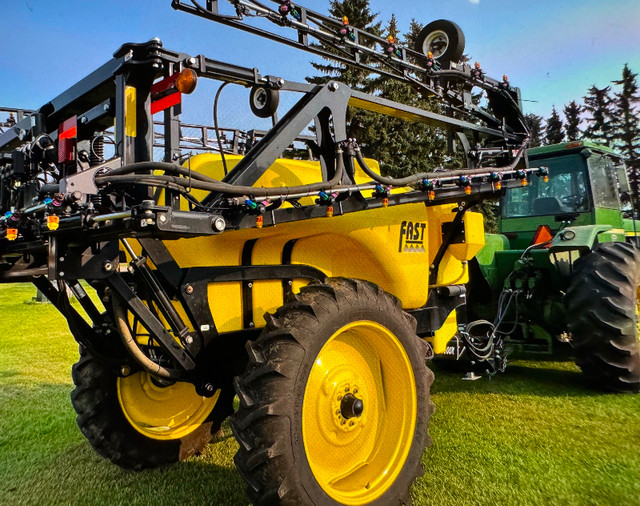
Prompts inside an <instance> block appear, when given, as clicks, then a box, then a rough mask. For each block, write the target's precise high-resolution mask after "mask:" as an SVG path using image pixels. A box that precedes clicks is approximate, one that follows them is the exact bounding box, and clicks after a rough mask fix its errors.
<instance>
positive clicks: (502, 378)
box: [432, 360, 607, 397]
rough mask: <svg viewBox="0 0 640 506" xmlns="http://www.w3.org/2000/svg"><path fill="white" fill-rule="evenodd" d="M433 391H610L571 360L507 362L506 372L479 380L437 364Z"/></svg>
mask: <svg viewBox="0 0 640 506" xmlns="http://www.w3.org/2000/svg"><path fill="white" fill-rule="evenodd" d="M432 369H433V371H434V373H435V377H436V379H435V382H434V384H433V388H432V391H433V392H434V393H474V394H476V393H477V394H483V393H484V394H506V395H534V396H538V397H567V396H569V397H597V396H602V395H603V394H605V395H606V394H607V392H605V391H603V390H601V389H598V387H597V385H593V384H592V383H590V382H589V381H587V379H586V378H584V376H582V374H581V373H580V371H579V370H578V369H577V367H575V366H574V365H573V363H571V362H568V361H566V362H565V361H562V362H550V361H537V360H533V361H523V360H519V361H516V362H515V363H512V364H511V363H510V364H509V365H507V369H506V371H505V372H504V373H498V374H496V375H495V376H493V377H489V376H483V377H481V378H480V379H478V380H476V381H465V380H463V379H462V377H463V376H464V374H462V373H460V372H457V371H456V372H454V371H451V370H448V368H447V367H446V366H445V365H443V364H441V363H440V364H438V363H434V364H432Z"/></svg>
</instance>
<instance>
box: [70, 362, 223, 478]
mask: <svg viewBox="0 0 640 506" xmlns="http://www.w3.org/2000/svg"><path fill="white" fill-rule="evenodd" d="M72 377H73V382H74V384H75V389H74V390H73V391H72V392H71V402H72V404H73V407H74V409H75V410H76V413H77V414H78V417H77V422H78V426H79V427H80V430H81V431H82V433H83V434H84V436H85V437H86V438H87V439H88V440H89V443H91V446H92V447H93V448H94V450H96V451H97V452H98V453H99V454H100V455H102V456H103V457H105V458H107V459H109V460H110V461H112V462H113V463H114V464H117V465H118V466H120V467H123V468H127V469H135V470H141V469H146V468H154V467H158V466H162V465H165V464H171V463H173V462H177V461H179V460H184V459H186V458H187V457H190V456H192V455H195V454H197V453H199V452H200V451H201V450H202V449H204V447H205V446H206V445H207V444H208V443H209V441H210V440H211V436H212V434H215V432H217V431H218V430H219V428H220V425H221V424H222V422H223V421H224V420H225V418H227V417H228V416H229V415H230V414H231V413H232V412H233V397H234V393H233V387H232V386H231V385H228V386H227V387H226V388H222V389H220V390H218V391H217V392H216V393H215V395H214V396H213V397H202V396H199V395H198V394H197V393H196V391H195V388H194V387H193V385H192V384H190V383H183V382H177V383H174V384H172V385H168V386H162V385H160V384H159V383H157V382H156V381H155V380H153V379H152V378H151V377H150V375H149V374H148V373H147V372H136V373H133V374H131V375H130V376H127V377H120V376H118V375H117V374H116V372H115V371H114V370H113V367H112V366H109V365H106V364H104V363H102V362H100V361H98V360H96V359H95V358H93V357H92V356H91V355H90V354H89V353H87V352H86V351H85V350H81V354H80V360H79V361H78V362H77V363H76V364H75V365H74V366H73V369H72Z"/></svg>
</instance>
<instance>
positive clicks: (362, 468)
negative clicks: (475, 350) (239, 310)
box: [231, 278, 433, 506]
mask: <svg viewBox="0 0 640 506" xmlns="http://www.w3.org/2000/svg"><path fill="white" fill-rule="evenodd" d="M247 350H248V353H249V364H248V367H247V370H246V372H245V374H244V375H243V376H242V377H240V378H238V379H237V380H236V392H237V394H238V396H239V399H240V409H239V410H238V412H237V413H236V414H235V415H234V416H233V417H232V419H231V425H232V429H233V431H234V434H235V436H236V438H237V440H238V442H239V445H240V449H239V451H238V453H237V454H236V457H235V463H236V467H237V468H238V470H239V471H240V473H241V474H242V475H243V477H244V478H245V480H246V482H247V483H248V489H247V492H248V494H249V496H250V497H251V499H252V500H253V501H254V502H255V503H256V504H257V505H266V504H281V505H299V504H308V505H316V506H318V505H323V506H324V505H336V504H345V505H356V504H375V505H385V506H387V505H395V504H409V503H410V502H411V501H410V497H409V487H410V486H411V483H412V482H413V481H414V479H415V478H416V477H417V476H418V475H419V474H421V471H422V468H421V465H420V461H421V457H422V454H423V451H424V448H425V446H426V445H427V443H428V441H429V438H428V435H427V424H428V419H429V416H430V414H431V412H432V410H433V408H432V406H433V405H432V404H431V401H430V399H429V386H430V384H431V382H432V380H433V374H432V373H431V372H430V371H429V370H428V369H427V367H426V365H425V355H426V353H427V345H426V344H425V343H424V341H422V340H421V339H419V338H418V337H417V336H416V334H415V320H414V319H413V318H411V317H410V316H408V315H407V314H406V313H404V312H403V311H402V307H401V305H400V302H399V301H398V299H396V298H395V297H393V296H391V295H389V294H387V293H386V292H384V291H382V290H381V289H380V288H379V287H378V286H376V285H373V284H371V283H368V282H366V281H360V280H351V279H342V278H336V279H329V280H328V281H327V282H326V283H324V284H317V285H309V286H307V287H305V288H303V289H302V290H301V291H300V293H299V294H297V295H296V296H295V300H294V301H292V302H290V303H288V304H286V305H285V306H283V307H282V308H280V309H279V310H278V311H277V312H276V313H275V314H274V315H268V316H267V326H266V328H265V330H264V332H263V333H262V335H261V336H260V338H259V339H258V340H257V341H255V342H249V343H248V344H247Z"/></svg>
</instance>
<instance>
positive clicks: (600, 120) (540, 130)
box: [526, 64, 640, 169]
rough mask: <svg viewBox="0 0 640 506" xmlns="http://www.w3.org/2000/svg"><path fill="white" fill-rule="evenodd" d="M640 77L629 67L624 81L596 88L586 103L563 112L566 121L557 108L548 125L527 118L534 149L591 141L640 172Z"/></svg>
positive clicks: (538, 118) (536, 118)
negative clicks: (639, 84)
mask: <svg viewBox="0 0 640 506" xmlns="http://www.w3.org/2000/svg"><path fill="white" fill-rule="evenodd" d="M637 77H638V74H637V73H634V72H632V70H631V69H630V68H629V65H628V64H625V65H624V67H623V68H622V73H621V77H620V79H616V80H613V81H611V85H613V87H612V86H611V85H609V86H605V87H603V88H598V87H597V86H596V85H592V86H591V87H590V88H589V89H588V90H587V94H586V95H585V96H584V97H582V100H583V102H582V103H578V102H576V101H575V100H572V101H571V102H569V104H567V105H565V106H564V108H563V113H564V121H563V119H562V118H561V117H560V114H559V113H558V111H557V110H556V107H555V106H553V108H552V110H551V115H550V116H549V118H547V119H546V121H545V120H544V119H543V118H542V117H541V116H538V115H536V114H527V115H526V118H527V123H528V124H529V128H530V129H531V146H532V147H533V146H540V145H543V144H556V143H559V142H564V141H576V140H589V141H593V142H596V143H598V144H602V145H605V146H608V147H610V148H613V149H615V150H616V151H618V152H619V153H620V154H621V155H622V156H623V157H624V158H625V159H626V160H627V163H628V165H629V167H635V168H636V169H640V167H639V166H638V163H639V162H640V107H639V106H640V93H639V92H638V81H637Z"/></svg>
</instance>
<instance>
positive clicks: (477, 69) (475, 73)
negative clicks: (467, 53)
mask: <svg viewBox="0 0 640 506" xmlns="http://www.w3.org/2000/svg"><path fill="white" fill-rule="evenodd" d="M471 77H473V78H474V79H483V78H484V72H483V71H482V67H481V66H480V62H475V63H474V64H473V69H471Z"/></svg>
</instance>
